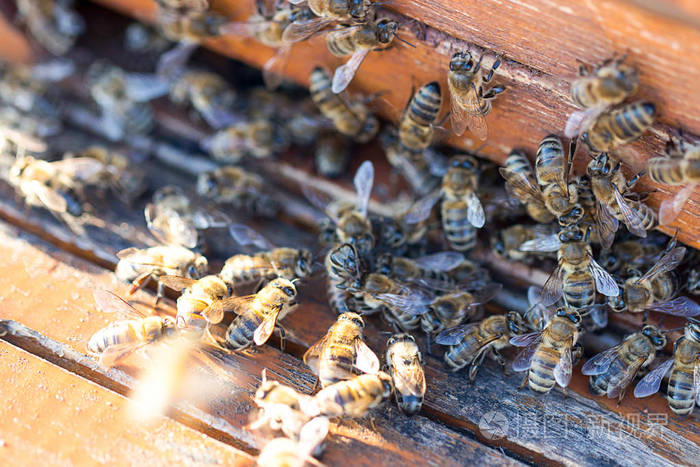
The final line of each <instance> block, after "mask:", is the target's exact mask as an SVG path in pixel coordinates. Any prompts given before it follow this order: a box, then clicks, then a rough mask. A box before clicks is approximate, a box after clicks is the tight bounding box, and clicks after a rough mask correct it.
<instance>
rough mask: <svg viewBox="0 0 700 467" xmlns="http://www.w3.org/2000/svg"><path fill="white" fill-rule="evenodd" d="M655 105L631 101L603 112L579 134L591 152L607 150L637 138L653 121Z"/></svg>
mask: <svg viewBox="0 0 700 467" xmlns="http://www.w3.org/2000/svg"><path fill="white" fill-rule="evenodd" d="M655 118H656V106H655V105H654V104H653V103H651V102H641V101H638V102H633V103H631V104H625V105H623V106H622V107H618V108H615V109H613V110H608V111H606V112H603V113H602V114H600V115H599V116H598V117H596V118H595V120H593V121H592V122H591V123H590V126H588V127H585V126H584V127H583V128H587V129H586V131H584V132H583V133H582V134H581V138H582V139H583V142H584V143H586V144H587V145H588V147H589V148H590V149H591V151H592V152H607V151H612V150H614V149H617V148H619V147H620V146H622V145H624V144H627V143H631V142H632V141H634V140H636V139H638V138H639V137H640V136H642V134H643V133H644V132H645V131H647V130H648V129H649V128H650V127H651V125H652V124H653V123H654V119H655Z"/></svg>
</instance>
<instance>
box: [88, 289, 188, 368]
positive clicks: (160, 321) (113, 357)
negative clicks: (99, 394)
mask: <svg viewBox="0 0 700 467" xmlns="http://www.w3.org/2000/svg"><path fill="white" fill-rule="evenodd" d="M93 295H94V297H95V302H96V303H97V308H98V309H99V310H100V311H102V312H103V313H120V314H123V315H125V316H127V317H129V318H130V319H127V320H121V321H115V322H113V323H111V324H110V325H109V326H107V327H105V328H102V329H100V330H99V331H97V332H96V333H95V334H93V335H92V337H91V338H90V340H89V341H88V344H87V351H88V353H90V354H91V355H94V356H98V357H99V358H100V364H101V365H103V366H105V367H107V368H109V367H112V366H114V365H116V364H117V363H118V362H119V361H120V360H121V359H123V358H125V357H126V356H127V355H130V354H131V353H133V352H135V351H136V350H138V349H141V348H143V347H144V346H146V345H148V344H150V343H153V342H156V341H159V340H162V339H165V338H167V337H169V336H172V335H174V334H175V332H176V327H175V321H173V319H172V318H170V317H168V316H147V315H145V314H143V313H141V312H139V311H138V310H136V309H135V308H134V307H132V306H131V305H129V304H128V303H126V302H125V301H124V300H122V299H121V298H119V297H118V296H116V295H114V294H113V293H112V292H108V291H106V290H95V291H94V292H93Z"/></svg>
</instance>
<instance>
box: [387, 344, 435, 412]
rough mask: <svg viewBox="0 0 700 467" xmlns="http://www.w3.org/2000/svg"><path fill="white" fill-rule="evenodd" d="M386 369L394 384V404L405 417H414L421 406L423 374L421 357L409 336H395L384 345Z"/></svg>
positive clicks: (416, 345)
mask: <svg viewBox="0 0 700 467" xmlns="http://www.w3.org/2000/svg"><path fill="white" fill-rule="evenodd" d="M386 347H387V348H386V355H385V359H386V367H387V373H389V374H390V375H391V379H392V381H393V384H394V396H395V397H396V403H397V404H398V406H399V408H400V409H401V411H402V412H403V413H405V414H406V415H415V414H417V413H418V411H420V408H421V406H422V405H423V396H425V390H426V385H425V373H424V372H423V357H422V355H421V353H420V349H419V348H418V344H416V340H415V339H414V338H413V336H411V335H410V334H395V335H393V336H391V337H390V338H389V340H388V341H387V343H386Z"/></svg>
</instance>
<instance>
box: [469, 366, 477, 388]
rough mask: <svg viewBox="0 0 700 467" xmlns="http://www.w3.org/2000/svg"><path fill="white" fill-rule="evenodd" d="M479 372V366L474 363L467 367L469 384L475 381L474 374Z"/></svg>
mask: <svg viewBox="0 0 700 467" xmlns="http://www.w3.org/2000/svg"><path fill="white" fill-rule="evenodd" d="M478 371H479V365H478V364H477V363H476V362H472V363H471V364H470V365H469V384H473V383H474V380H475V379H476V373H477V372H478Z"/></svg>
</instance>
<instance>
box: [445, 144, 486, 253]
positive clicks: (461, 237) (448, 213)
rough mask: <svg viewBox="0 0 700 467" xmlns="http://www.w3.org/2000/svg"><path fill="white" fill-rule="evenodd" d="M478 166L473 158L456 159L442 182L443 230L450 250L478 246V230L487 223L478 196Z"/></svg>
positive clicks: (454, 158)
mask: <svg viewBox="0 0 700 467" xmlns="http://www.w3.org/2000/svg"><path fill="white" fill-rule="evenodd" d="M478 186H479V163H478V162H477V160H476V159H475V158H474V157H472V156H466V155H464V156H455V157H453V158H452V159H451V161H450V168H449V169H448V170H447V173H446V174H445V176H444V177H443V179H442V189H441V194H442V198H443V200H442V203H441V204H440V213H441V215H442V228H443V230H444V231H445V237H446V238H447V241H448V243H449V244H450V247H451V248H452V249H454V250H457V251H468V250H471V249H472V248H474V246H476V229H479V228H481V227H483V225H484V223H485V222H486V215H485V214H484V208H483V206H482V205H481V201H479V197H478V196H477V189H478Z"/></svg>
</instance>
